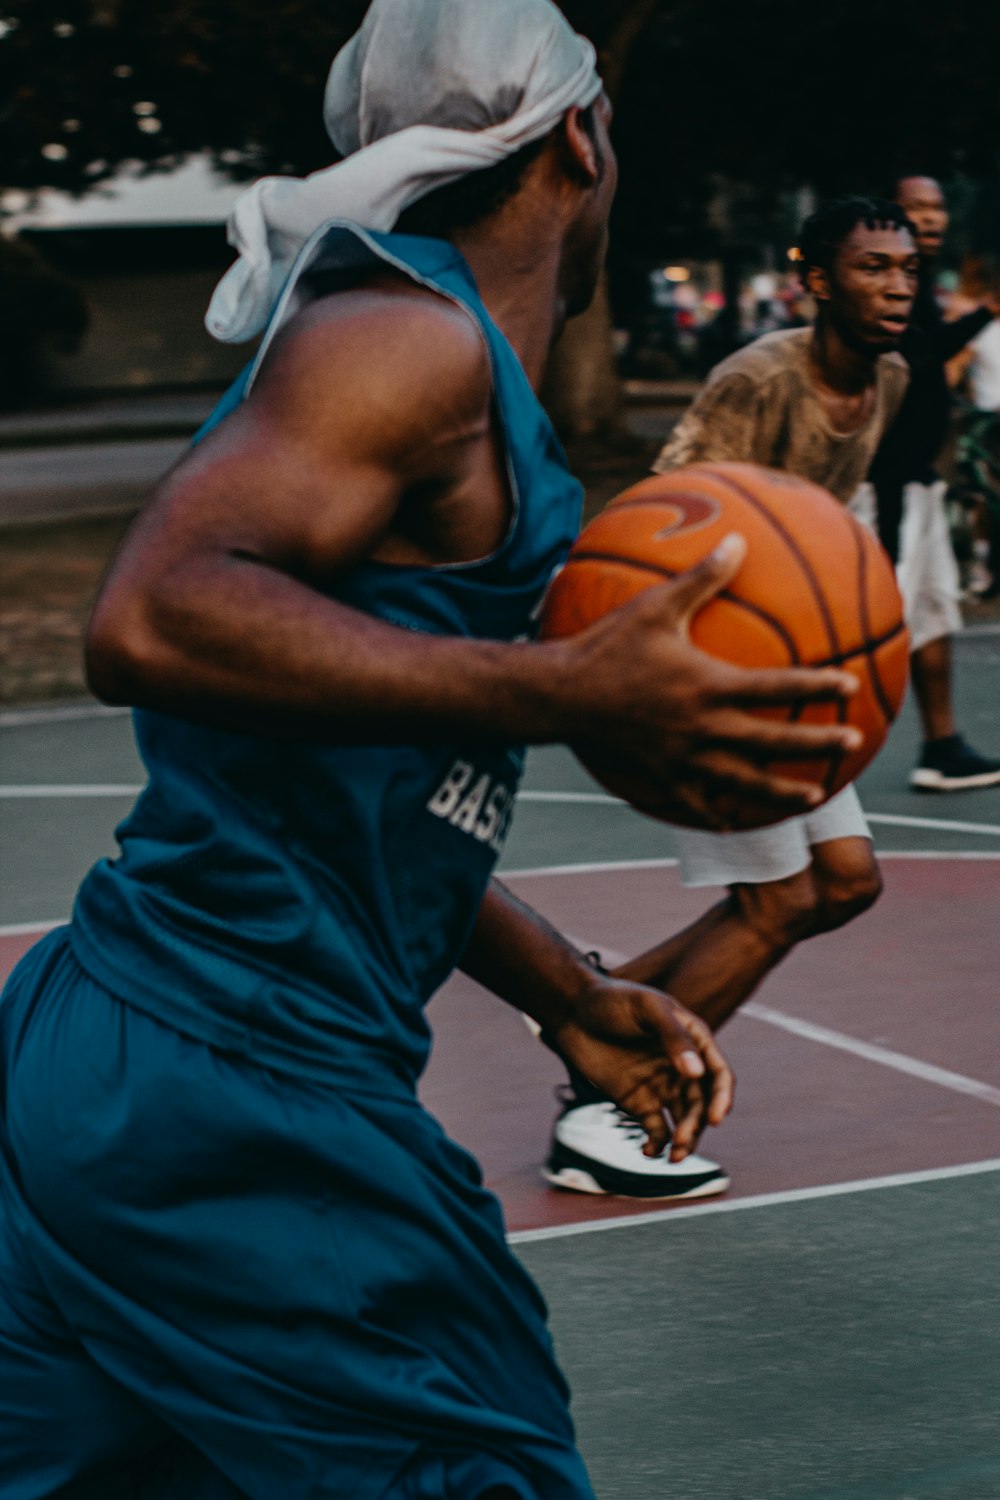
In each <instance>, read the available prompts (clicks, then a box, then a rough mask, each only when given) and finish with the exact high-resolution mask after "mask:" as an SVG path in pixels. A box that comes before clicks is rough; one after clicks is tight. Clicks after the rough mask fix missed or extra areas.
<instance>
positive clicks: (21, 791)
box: [0, 782, 1000, 868]
mask: <svg viewBox="0 0 1000 1500" xmlns="http://www.w3.org/2000/svg"><path fill="white" fill-rule="evenodd" d="M142 790H143V787H142V785H141V784H135V783H132V782H103V783H102V782H76V783H58V784H57V783H54V782H22V783H11V784H9V785H7V786H0V798H7V799H22V798H23V799H26V798H31V797H37V798H47V797H136V796H138V794H139V793H140V792H141V791H142ZM517 800H518V801H519V802H552V803H579V804H583V805H588V804H589V805H594V804H598V805H603V806H607V807H627V806H628V803H627V802H623V801H622V799H621V798H620V797H612V796H611V795H610V794H609V793H607V792H532V791H528V792H519V793H518V795H517ZM865 817H866V818H867V819H868V821H869V823H885V824H891V825H893V826H895V827H899V828H928V829H938V830H939V831H940V832H942V833H976V834H981V835H984V836H985V837H986V838H992V837H994V836H996V837H1000V824H998V823H966V822H961V821H958V820H957V819H954V818H915V817H910V816H909V815H907V814H903V813H872V812H866V813H865ZM573 868H579V867H577V866H574V867H573ZM593 868H597V867H596V866H594V867H593Z"/></svg>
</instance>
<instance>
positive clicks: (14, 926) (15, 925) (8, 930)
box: [0, 917, 68, 938]
mask: <svg viewBox="0 0 1000 1500" xmlns="http://www.w3.org/2000/svg"><path fill="white" fill-rule="evenodd" d="M66 921H68V918H67V917H52V918H49V919H48V920H47V921H44V922H8V923H7V925H6V927H0V938H5V937H27V936H28V935H29V934H30V933H32V932H38V933H42V932H51V931H52V929H53V927H61V926H62V925H63V923H64V922H66Z"/></svg>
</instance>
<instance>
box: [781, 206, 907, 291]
mask: <svg viewBox="0 0 1000 1500" xmlns="http://www.w3.org/2000/svg"><path fill="white" fill-rule="evenodd" d="M859 224H864V225H865V227H866V228H868V229H907V230H909V232H910V233H911V234H913V225H912V224H911V223H910V220H909V219H908V218H907V216H906V214H905V213H904V212H903V210H902V209H901V208H900V206H899V204H898V203H893V202H892V201H891V199H889V198H837V199H835V200H834V201H833V202H832V203H825V204H824V205H823V206H822V207H821V208H818V209H817V210H816V212H815V213H814V214H810V216H809V218H808V219H807V220H806V221H805V223H804V224H803V226H802V228H801V230H800V231H799V243H798V255H797V256H796V257H795V259H796V266H797V269H798V273H799V278H800V280H801V281H802V284H803V286H805V285H807V277H808V275H809V271H810V268H811V267H812V266H818V267H819V268H820V270H823V271H826V272H827V274H828V275H829V274H830V273H831V272H832V271H833V266H834V262H835V261H836V259H837V252H838V250H839V249H840V247H841V246H842V245H843V243H844V241H845V240H846V239H847V238H848V237H849V236H850V234H851V232H852V231H853V230H854V229H856V228H857V226H858V225H859Z"/></svg>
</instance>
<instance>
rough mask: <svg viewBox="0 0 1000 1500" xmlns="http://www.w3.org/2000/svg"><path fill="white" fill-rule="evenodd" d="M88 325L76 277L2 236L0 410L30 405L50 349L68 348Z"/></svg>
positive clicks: (71, 348)
mask: <svg viewBox="0 0 1000 1500" xmlns="http://www.w3.org/2000/svg"><path fill="white" fill-rule="evenodd" d="M86 329H87V309H86V304H85V302H84V298H83V294H82V293H81V291H80V289H79V287H78V286H77V285H76V283H75V282H73V281H71V280H70V279H69V277H67V276H64V275H62V273H61V272H59V271H57V270H54V269H53V268H52V267H51V266H49V265H48V264H47V263H46V262H45V261H44V260H43V259H42V257H41V256H40V255H39V254H38V253H37V252H36V251H35V250H33V249H32V248H31V246H30V245H25V244H23V243H20V242H18V241H15V240H8V239H2V238H0V410H4V411H9V410H11V409H15V408H17V407H19V406H26V405H29V404H30V403H31V402H32V400H33V399H35V398H36V397H37V396H38V394H39V392H40V391H42V390H43V389H44V386H45V372H44V362H45V358H46V355H47V354H49V353H57V354H71V353H72V352H73V351H74V349H76V348H77V347H78V345H79V343H80V341H81V339H82V338H83V335H84V333H85V332H86Z"/></svg>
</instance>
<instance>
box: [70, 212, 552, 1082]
mask: <svg viewBox="0 0 1000 1500" xmlns="http://www.w3.org/2000/svg"><path fill="white" fill-rule="evenodd" d="M386 266H388V267H390V268H394V269H396V270H398V271H400V272H402V273H404V274H406V275H407V276H409V277H411V278H412V279H413V280H414V281H415V282H417V283H419V284H421V285H423V286H426V287H428V288H430V289H432V290H433V291H435V292H437V293H439V294H440V295H442V296H444V297H447V298H450V299H451V300H453V301H454V302H457V303H458V304H459V305H461V306H462V307H463V308H465V309H466V310H467V311H468V313H469V314H470V315H471V316H472V318H473V319H474V321H475V322H476V324H477V325H478V327H479V329H480V331H481V333H482V336H483V338H484V340H485V343H486V345H487V348H488V351H489V356H490V361H491V366H492V374H493V390H494V401H495V409H496V413H497V416H498V420H499V426H500V430H501V431H502V433H503V435H504V441H505V444H506V456H507V465H508V470H509V476H510V488H511V492H512V495H513V515H512V519H511V523H510V526H509V529H508V533H507V535H506V538H505V539H504V541H503V542H502V544H501V545H500V546H499V547H498V549H497V550H496V551H495V552H494V553H493V554H492V555H491V556H489V557H486V558H484V559H482V560H479V561H476V562H472V563H464V564H460V565H449V566H442V567H411V566H395V565H388V564H384V563H377V562H371V561H368V562H363V563H361V564H359V565H358V566H356V567H354V568H352V569H351V570H349V571H348V572H346V573H341V574H338V576H337V577H336V578H333V579H331V580H330V583H329V587H328V588H327V589H326V590H325V592H326V593H327V595H328V596H329V597H330V598H335V599H337V600H340V601H342V602H344V603H345V604H348V605H351V606H353V607H355V608H357V609H359V610H363V611H365V612H367V613H369V614H371V615H374V616H377V617H378V618H380V619H382V620H386V621H389V622H391V623H393V624H395V625H398V626H400V627H402V628H403V629H406V630H413V631H418V632H426V633H428V634H438V635H440V634H446V635H453V636H462V637H468V638H475V639H490V640H503V641H513V640H517V639H521V638H525V637H530V636H531V635H532V634H533V633H534V630H535V621H536V616H537V611H538V606H539V603H540V601H541V598H542V595H543V593H544V591H545V588H546V585H547V583H548V581H549V579H550V577H551V575H552V573H553V571H554V569H555V568H556V567H557V566H558V565H559V564H560V563H561V561H562V560H563V558H564V556H565V554H566V551H567V549H568V547H569V545H570V542H571V541H572V539H573V537H574V536H575V535H576V532H577V529H578V526H579V521H580V507H581V491H580V487H579V485H578V484H577V482H576V481H575V480H574V479H573V478H572V477H571V476H570V474H569V472H568V470H567V468H566V462H565V458H564V455H563V453H562V451H561V449H560V447H559V444H558V442H557V440H556V438H555V435H554V433H553V430H552V427H551V424H550V423H549V420H548V418H547V417H546V415H545V413H544V411H543V410H542V408H541V406H540V405H539V402H538V400H537V398H536V397H535V394H534V392H533V390H532V389H531V386H530V384H529V382H528V380H527V378H526V376H525V374H524V371H523V370H522V368H521V366H520V363H519V362H518V360H517V357H516V356H515V354H514V352H513V350H512V349H511V347H510V345H509V344H508V343H507V341H506V339H505V338H504V337H503V335H502V334H501V333H500V331H499V330H498V328H497V327H496V326H495V324H494V323H493V322H492V321H491V319H490V317H489V315H488V314H487V312H486V309H485V307H484V306H483V304H482V302H481V301H480V299H479V296H478V294H477V291H476V287H475V283H474V281H473V278H472V275H471V273H470V271H469V268H468V266H467V265H466V263H465V261H464V260H463V258H462V256H461V255H460V254H459V252H458V251H457V250H456V249H455V248H454V246H452V245H450V244H448V243H446V242H444V241H439V240H429V239H424V238H420V237H414V236H405V235H398V234H374V233H369V232H367V231H363V230H360V229H358V228H357V227H356V226H353V225H351V226H348V225H346V224H345V225H340V224H338V225H334V226H327V227H326V228H324V229H323V230H322V231H320V232H319V234H318V235H316V236H314V238H313V240H312V241H310V243H309V245H307V247H306V249H305V250H304V251H303V254H302V257H301V258H300V261H299V263H298V268H297V270H296V272H294V273H293V276H292V278H291V279H290V282H289V286H288V288H287V290H286V293H285V294H284V296H283V298H282V300H281V302H280V303H279V305H278V308H277V309H276V312H275V317H274V320H273V321H272V329H271V333H272V334H273V330H274V329H275V328H277V326H278V325H279V324H280V323H281V322H282V321H283V320H285V319H287V317H289V316H290V315H291V314H292V313H293V312H294V311H295V309H296V307H298V306H300V305H302V304H303V302H304V301H306V300H308V299H309V298H311V297H317V296H325V295H336V293H337V290H338V289H340V288H346V287H349V286H351V285H354V284H357V283H358V282H359V281H361V280H363V279H364V278H366V277H367V276H370V275H371V274H372V273H373V272H375V271H380V270H383V269H384V268H385V267H386ZM269 336H270V335H268V336H266V337H265V342H264V345H263V346H262V354H261V356H260V357H263V356H264V354H265V353H266V348H267V344H268V341H269ZM258 363H259V360H258ZM255 369H256V365H255V366H254V367H252V368H250V369H248V371H246V372H245V373H244V375H243V376H242V377H241V378H240V380H238V381H237V383H236V385H235V386H234V388H233V389H232V390H231V391H230V392H229V393H227V395H226V396H225V397H224V398H223V400H222V402H221V403H220V405H219V407H218V409H217V410H216V412H215V414H214V415H213V417H212V419H210V422H209V423H208V424H206V427H205V428H204V429H203V431H202V433H200V434H198V437H199V438H200V437H201V436H203V435H204V433H205V432H207V431H209V430H210V429H211V428H212V427H213V426H214V425H216V424H217V423H218V422H220V421H223V420H224V419H225V417H226V416H227V415H228V414H229V413H230V412H231V411H232V410H233V409H234V408H235V407H236V406H237V405H238V404H239V402H240V401H241V400H242V399H243V397H244V395H245V394H246V392H247V390H248V389H249V387H250V384H251V382H252V379H253V374H254V371H255ZM330 400H331V401H335V400H336V393H335V392H331V393H330ZM196 441H197V439H196ZM276 503H280V501H279V500H276ZM134 720H135V732H136V737H137V741H138V745H139V749H140V752H141V754H142V758H143V760H144V762H145V765H146V768H147V771H148V777H149V783H148V787H147V788H146V790H145V791H144V792H143V794H142V795H141V796H140V798H139V800H138V802H137V804H136V806H135V808H134V810H133V811H132V813H131V814H130V816H129V817H128V818H127V819H126V821H125V822H124V823H123V824H122V825H121V827H120V828H119V829H118V830H117V838H118V841H119V843H120V846H121V852H120V855H119V856H118V857H117V858H116V859H114V860H102V861H101V862H100V863H99V864H97V865H96V866H95V867H94V869H93V870H92V871H91V872H90V874H89V875H88V876H87V878H86V879H85V881H84V883H83V885H82V887H81V890H80V893H79V896H78V899H77V903H76V908H75V911H74V916H73V921H72V927H71V936H72V942H73V946H74V949H75V952H76V954H77V957H78V959H79V961H80V962H81V964H82V965H83V966H84V967H85V968H86V969H87V970H88V971H89V973H90V974H91V976H92V977H93V978H94V979H95V980H96V981H97V982H98V983H99V984H101V985H103V986H104V987H105V988H107V989H108V990H110V991H111V992H112V993H114V994H116V995H118V996H119V997H120V998H121V999H123V1000H125V1001H127V1002H129V1003H131V1004H132V1005H134V1006H137V1007H139V1008H141V1009H142V1010H144V1011H145V1012H147V1013H148V1014H150V1015H152V1016H154V1017H155V1018H157V1019H159V1020H162V1021H164V1022H166V1023H167V1024H169V1025H171V1026H173V1027H175V1028H176V1029H178V1030H180V1031H182V1032H184V1033H186V1034H188V1035H191V1036H194V1037H196V1038H198V1039H200V1040H202V1041H205V1042H208V1043H211V1044H214V1045H217V1046H219V1047H222V1048H225V1049H226V1050H228V1051H234V1052H237V1053H240V1054H242V1055H244V1056H247V1057H249V1058H253V1059H255V1060H256V1061H258V1062H260V1063H263V1064H265V1065H268V1066H273V1067H278V1068H286V1069H290V1070H292V1071H295V1072H299V1073H302V1074H305V1075H308V1076H318V1077H321V1078H328V1077H335V1078H337V1077H339V1078H342V1079H344V1080H347V1081H353V1082H354V1083H355V1084H358V1085H364V1084H367V1085H368V1086H371V1085H372V1084H373V1083H374V1082H376V1080H377V1086H378V1087H379V1088H385V1089H389V1090H392V1089H394V1088H397V1087H398V1088H400V1089H403V1090H406V1091H409V1090H411V1089H412V1087H413V1083H414V1081H415V1079H416V1077H417V1075H418V1074H419V1072H420V1070H421V1068H422V1067H423V1064H424V1062H425V1061H426V1056H427V1049H428V1030H427V1026H426V1022H425V1019H424V1015H423V1006H424V1004H425V1002H426V1001H427V1000H428V998H429V997H430V996H431V994H432V993H433V992H434V991H435V989H437V988H438V986H439V985H440V984H441V983H442V982H443V980H444V979H445V978H446V977H447V975H448V974H449V972H450V971H451V969H452V968H453V967H454V965H455V963H456V962H457V960H458V959H459V957H460V956H461V953H462V951H463V948H464V946H465V944H466V942H467V941H468V938H469V935H470V932H471V928H472V925H473V923H474V920H475V916H476V912H477V910H478V907H479V905H480V902H481V900H482V897H483V893H484V890H485V887H486V884H487V881H488V879H489V876H490V873H491V871H492V869H493V867H494V864H495V862H496V860H497V858H498V856H499V853H500V850H501V848H502V845H503V840H504V836H505V834H506V831H507V826H508V823H509V820H510V817H511V812H512V809H513V802H514V796H515V792H516V789H517V785H518V780H519V776H520V773H521V769H522V764H523V747H521V746H520V745H511V744H502V743H497V744H484V743H482V742H481V741H474V740H471V739H470V741H469V742H468V743H466V742H464V741H463V739H462V737H461V736H460V735H455V736H454V737H452V738H451V739H449V740H447V741H444V740H440V741H438V742H437V743H434V744H427V745H402V746H400V745H381V744H366V745H338V744H330V743H324V742H322V741H317V740H306V739H293V740H288V739H269V738H268V737H267V736H266V735H264V734H256V733H253V734H251V733H243V732H237V731H234V730H226V729H218V728H210V727H206V726H204V725H200V724H196V723H192V722H189V721H187V720H184V719H181V718H178V717H175V716H173V715H171V714H168V713H161V712H149V711H146V710H142V711H138V712H136V714H135V716H134Z"/></svg>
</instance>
